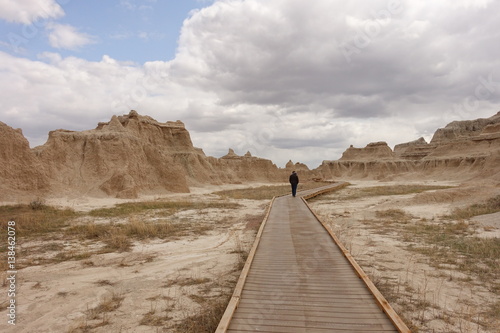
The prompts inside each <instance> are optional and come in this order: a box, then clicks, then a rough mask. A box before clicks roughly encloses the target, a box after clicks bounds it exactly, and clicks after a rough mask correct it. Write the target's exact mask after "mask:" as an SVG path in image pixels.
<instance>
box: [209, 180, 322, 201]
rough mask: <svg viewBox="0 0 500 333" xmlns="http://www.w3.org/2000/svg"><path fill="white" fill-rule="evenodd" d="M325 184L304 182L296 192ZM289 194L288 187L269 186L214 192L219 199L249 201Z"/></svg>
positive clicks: (289, 189)
mask: <svg viewBox="0 0 500 333" xmlns="http://www.w3.org/2000/svg"><path fill="white" fill-rule="evenodd" d="M329 184H331V183H326V182H304V183H300V184H299V187H298V189H297V191H303V190H309V189H313V188H316V187H320V186H325V185H329ZM289 193H291V188H290V185H271V186H259V187H251V188H244V189H237V190H224V191H218V192H214V194H217V195H220V196H221V197H227V198H232V199H249V200H271V199H272V198H273V197H275V196H281V195H286V194H289Z"/></svg>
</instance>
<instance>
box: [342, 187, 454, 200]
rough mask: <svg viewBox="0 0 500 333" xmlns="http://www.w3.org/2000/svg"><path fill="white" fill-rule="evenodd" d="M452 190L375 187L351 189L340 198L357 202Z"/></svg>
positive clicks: (440, 188)
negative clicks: (370, 198) (357, 200)
mask: <svg viewBox="0 0 500 333" xmlns="http://www.w3.org/2000/svg"><path fill="white" fill-rule="evenodd" d="M448 188H452V187H451V186H438V185H391V186H373V187H363V188H350V190H349V192H350V193H349V194H344V195H341V196H338V197H337V198H338V199H339V200H355V199H359V198H364V197H374V196H385V195H405V194H414V193H422V192H425V191H430V190H442V189H448Z"/></svg>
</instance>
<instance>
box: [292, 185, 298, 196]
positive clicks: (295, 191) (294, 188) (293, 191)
mask: <svg viewBox="0 0 500 333" xmlns="http://www.w3.org/2000/svg"><path fill="white" fill-rule="evenodd" d="M297 185H299V184H292V195H293V196H295V194H297Z"/></svg>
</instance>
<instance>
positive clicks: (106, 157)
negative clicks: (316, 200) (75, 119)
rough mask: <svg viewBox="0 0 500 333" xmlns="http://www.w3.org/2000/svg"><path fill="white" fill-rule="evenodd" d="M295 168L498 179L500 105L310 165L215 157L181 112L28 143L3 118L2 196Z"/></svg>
mask: <svg viewBox="0 0 500 333" xmlns="http://www.w3.org/2000/svg"><path fill="white" fill-rule="evenodd" d="M291 170H296V171H298V172H299V174H300V177H301V180H302V181H306V180H308V179H324V180H330V179H338V178H343V179H356V178H369V179H380V180H389V179H395V178H405V179H408V178H419V179H440V180H443V179H453V180H457V179H458V180H470V179H479V180H494V181H500V112H499V113H497V114H496V115H494V116H493V117H490V118H486V119H477V120H471V121H457V122H452V123H450V124H449V125H447V126H446V127H444V128H442V129H438V130H437V131H436V133H435V134H434V137H433V138H432V140H431V142H430V143H427V142H426V141H425V140H424V139H423V138H420V139H418V140H415V141H412V142H408V143H403V144H399V145H396V146H395V148H394V151H393V150H392V149H391V148H390V147H389V146H388V145H387V143H385V142H374V143H370V144H368V145H367V146H366V147H365V148H355V147H352V146H351V147H350V148H348V149H347V150H346V151H345V152H344V154H343V155H342V157H341V158H340V159H339V160H337V161H324V162H323V163H322V164H321V165H320V166H319V167H318V168H316V169H314V170H310V169H309V168H308V167H307V166H306V165H305V164H302V163H295V164H294V163H293V162H292V161H289V162H288V163H287V164H286V167H285V168H284V169H282V168H278V167H277V166H276V165H275V164H273V162H272V161H270V160H267V159H262V158H258V157H254V156H252V155H251V154H250V152H247V153H246V154H245V155H243V156H239V155H237V154H236V153H235V152H234V151H233V150H232V149H229V152H228V154H227V155H225V156H223V157H221V158H215V157H210V156H206V155H205V154H204V152H203V151H202V150H201V149H200V148H196V147H194V146H193V144H192V141H191V138H190V135H189V132H188V131H187V130H186V128H185V126H184V124H183V123H182V122H180V121H176V122H166V123H161V122H158V121H156V120H154V119H153V118H151V117H148V116H141V115H139V114H138V113H137V112H135V111H131V112H130V113H129V114H128V115H123V116H113V117H112V119H111V120H110V121H109V122H105V123H99V124H98V126H97V128H95V129H93V130H88V131H81V132H75V131H67V130H56V131H52V132H50V133H49V139H48V140H47V142H46V143H45V144H44V145H42V146H39V147H36V148H33V149H30V148H29V144H28V141H27V140H26V139H25V138H24V136H23V135H22V132H21V130H15V129H13V128H11V127H9V126H7V125H6V124H3V123H0V190H1V192H0V201H6V200H13V199H15V198H16V197H19V196H22V195H25V196H29V197H31V198H35V197H37V196H39V195H54V196H64V195H70V194H71V195H79V196H80V195H90V196H113V197H120V198H135V197H137V196H138V195H140V194H148V193H161V192H168V191H169V192H189V187H190V186H196V185H203V184H223V183H244V182H286V181H287V179H288V175H289V174H290V172H291Z"/></svg>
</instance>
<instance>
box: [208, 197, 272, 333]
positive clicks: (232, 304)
mask: <svg viewBox="0 0 500 333" xmlns="http://www.w3.org/2000/svg"><path fill="white" fill-rule="evenodd" d="M274 199H275V198H273V199H272V200H271V203H270V204H269V207H268V209H267V212H266V215H265V216H264V220H263V221H262V223H261V225H260V228H259V231H258V232H257V236H256V237H255V241H254V243H253V246H252V249H251V250H250V253H249V254H248V257H247V260H246V262H245V266H244V267H243V269H242V271H241V274H240V277H239V279H238V282H237V283H236V287H235V288H234V292H233V295H232V296H231V299H230V300H229V303H228V306H227V307H226V311H224V314H223V315H222V318H221V321H220V322H219V325H218V326H217V329H216V330H215V333H225V332H226V331H227V329H228V327H229V323H230V322H231V318H232V317H233V314H234V311H236V308H237V307H238V304H239V302H240V297H241V292H242V290H243V286H244V285H245V280H246V278H247V275H248V272H249V270H250V267H251V265H252V260H253V258H254V256H255V253H256V252H257V247H258V246H259V242H260V239H261V237H262V233H263V231H264V227H265V225H266V222H267V220H268V218H269V214H270V212H271V208H272V206H273V203H274Z"/></svg>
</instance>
